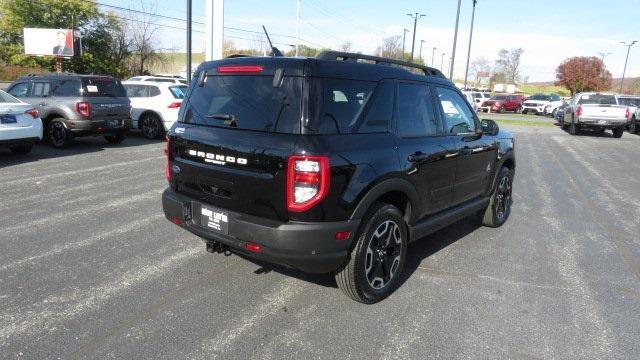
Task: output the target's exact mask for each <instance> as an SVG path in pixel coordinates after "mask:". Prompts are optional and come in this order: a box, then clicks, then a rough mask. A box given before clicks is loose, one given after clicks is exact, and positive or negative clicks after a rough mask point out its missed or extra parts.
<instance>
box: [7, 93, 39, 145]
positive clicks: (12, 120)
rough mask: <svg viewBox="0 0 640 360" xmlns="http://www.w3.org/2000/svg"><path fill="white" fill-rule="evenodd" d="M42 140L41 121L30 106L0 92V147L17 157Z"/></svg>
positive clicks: (36, 111)
mask: <svg viewBox="0 0 640 360" xmlns="http://www.w3.org/2000/svg"><path fill="white" fill-rule="evenodd" d="M40 140H42V120H40V116H39V115H38V110H36V109H34V107H33V106H32V105H30V104H27V103H25V102H23V101H20V100H18V99H16V98H15V97H13V96H11V95H9V94H7V93H6V92H4V91H2V90H0V147H4V148H9V149H10V150H11V152H12V153H14V154H18V155H24V154H27V153H28V152H29V151H31V148H32V147H33V144H34V143H37V142H38V141H40Z"/></svg>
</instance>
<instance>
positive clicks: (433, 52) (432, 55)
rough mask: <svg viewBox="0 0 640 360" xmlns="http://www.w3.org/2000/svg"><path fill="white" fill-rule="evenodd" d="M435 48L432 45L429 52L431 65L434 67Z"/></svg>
mask: <svg viewBox="0 0 640 360" xmlns="http://www.w3.org/2000/svg"><path fill="white" fill-rule="evenodd" d="M436 50H437V48H435V47H434V48H433V51H432V52H431V67H434V64H435V59H436Z"/></svg>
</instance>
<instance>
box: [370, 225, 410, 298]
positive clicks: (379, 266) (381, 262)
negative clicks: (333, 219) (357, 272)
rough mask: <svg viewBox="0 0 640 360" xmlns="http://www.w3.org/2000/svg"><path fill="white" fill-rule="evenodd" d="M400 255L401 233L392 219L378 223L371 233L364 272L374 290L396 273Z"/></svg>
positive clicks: (382, 285) (388, 281)
mask: <svg viewBox="0 0 640 360" xmlns="http://www.w3.org/2000/svg"><path fill="white" fill-rule="evenodd" d="M401 255H402V233H401V232H400V227H399V226H398V224H396V223H395V222H394V221H392V220H386V221H385V222H383V223H381V224H380V225H378V227H377V228H376V230H375V231H374V233H373V234H372V235H371V239H370V240H369V245H368V246H367V253H366V257H365V274H366V277H367V281H368V282H369V285H370V286H371V287H372V288H373V289H376V290H380V289H382V288H384V287H385V286H387V285H388V284H389V283H390V282H391V281H392V280H393V278H394V276H396V275H397V273H398V271H397V270H398V266H399V265H400V257H401Z"/></svg>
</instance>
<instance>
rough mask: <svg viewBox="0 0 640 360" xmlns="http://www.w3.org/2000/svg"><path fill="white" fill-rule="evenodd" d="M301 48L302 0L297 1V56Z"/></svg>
mask: <svg viewBox="0 0 640 360" xmlns="http://www.w3.org/2000/svg"><path fill="white" fill-rule="evenodd" d="M299 47H300V0H296V56H298V54H299V50H298V48H299Z"/></svg>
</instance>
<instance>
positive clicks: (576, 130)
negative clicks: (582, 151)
mask: <svg viewBox="0 0 640 360" xmlns="http://www.w3.org/2000/svg"><path fill="white" fill-rule="evenodd" d="M579 132H580V125H578V124H576V122H575V121H572V122H571V124H569V134H571V135H577V134H578V133H579Z"/></svg>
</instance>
